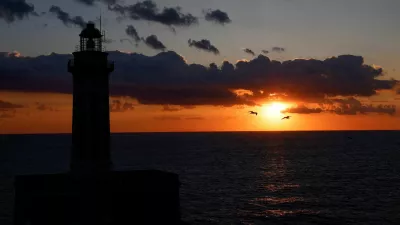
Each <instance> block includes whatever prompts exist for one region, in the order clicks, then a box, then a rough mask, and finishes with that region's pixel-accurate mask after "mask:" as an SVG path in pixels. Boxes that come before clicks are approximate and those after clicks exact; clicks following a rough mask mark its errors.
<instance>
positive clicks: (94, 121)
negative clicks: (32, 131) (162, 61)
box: [68, 22, 114, 174]
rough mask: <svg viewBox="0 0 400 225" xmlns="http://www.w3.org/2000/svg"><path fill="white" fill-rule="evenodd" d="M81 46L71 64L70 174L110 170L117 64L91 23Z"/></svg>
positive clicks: (81, 35) (81, 37) (81, 38)
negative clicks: (111, 83) (111, 91)
mask: <svg viewBox="0 0 400 225" xmlns="http://www.w3.org/2000/svg"><path fill="white" fill-rule="evenodd" d="M79 36H80V43H79V46H78V47H77V51H76V52H74V53H73V55H74V59H71V60H70V61H69V62H68V71H69V72H70V73H72V75H73V116H72V151H71V164H70V167H71V172H77V173H79V174H87V173H97V172H104V171H108V170H110V169H111V157H110V110H109V85H108V81H109V74H110V73H111V72H112V71H113V70H114V63H113V62H110V61H108V59H107V56H108V53H106V52H104V51H103V46H102V43H103V36H104V35H103V34H102V33H101V31H100V30H98V29H97V28H95V25H94V24H93V23H91V22H89V23H88V24H87V27H86V28H85V29H83V30H82V32H81V33H80V35H79Z"/></svg>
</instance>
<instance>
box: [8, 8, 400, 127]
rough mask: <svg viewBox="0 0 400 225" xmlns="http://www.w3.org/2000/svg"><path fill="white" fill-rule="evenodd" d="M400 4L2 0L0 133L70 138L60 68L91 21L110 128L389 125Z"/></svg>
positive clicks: (67, 82) (67, 91) (395, 99)
mask: <svg viewBox="0 0 400 225" xmlns="http://www.w3.org/2000/svg"><path fill="white" fill-rule="evenodd" d="M399 7H400V2H399V1H397V0H382V1H375V0H352V1H346V0H336V1H325V0H324V1H317V0H252V1H242V0H203V1H194V0H153V1H137V0H124V1H122V0H0V30H1V31H2V32H1V34H0V40H1V41H0V133H69V132H71V123H72V121H71V117H72V92H71V91H72V76H71V74H69V73H68V72H67V66H66V65H67V61H68V59H71V58H72V55H71V53H72V52H73V51H75V47H76V46H77V44H78V41H79V36H78V35H79V33H80V31H81V30H82V28H83V27H84V26H85V24H86V22H87V21H94V22H95V23H96V26H97V27H99V16H100V14H101V15H102V29H103V30H105V32H106V40H107V43H106V49H107V51H109V53H110V55H109V59H110V60H113V61H115V65H116V68H115V71H114V72H113V73H112V74H111V80H110V87H111V89H110V90H111V91H110V95H111V97H110V108H111V131H112V132H159V131H276V130H284V131H286V130H377V129H378V130H380V129H383V130H388V129H390V130H391V129H399V128H400V123H399V122H400V117H399V113H398V111H397V106H398V104H399V102H400V96H399V93H400V91H399V89H398V82H397V80H398V79H400V74H399V71H400V66H399V64H398V61H399V54H398V53H399V52H400V44H399V42H398V40H400V30H399V29H398V24H397V22H398V21H400V14H398V12H397V9H398V8H399ZM3 31H5V32H3ZM249 111H256V112H258V115H253V114H249ZM287 115H290V116H291V118H290V119H289V120H281V118H282V117H284V116H287Z"/></svg>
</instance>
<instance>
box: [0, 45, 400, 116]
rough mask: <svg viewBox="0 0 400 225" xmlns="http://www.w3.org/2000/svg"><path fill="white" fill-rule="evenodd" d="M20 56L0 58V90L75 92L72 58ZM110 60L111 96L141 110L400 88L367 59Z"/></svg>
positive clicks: (172, 56) (170, 55) (168, 56)
mask: <svg viewBox="0 0 400 225" xmlns="http://www.w3.org/2000/svg"><path fill="white" fill-rule="evenodd" d="M15 55H18V54H8V53H3V54H0V90H14V91H34V92H57V93H71V91H72V88H71V87H72V84H71V81H72V76H71V75H70V74H68V73H67V71H66V69H61V68H65V67H66V63H67V61H68V59H70V58H72V56H71V55H60V54H51V55H46V56H38V57H21V56H19V57H15ZM109 58H110V59H111V60H114V61H115V65H116V67H115V71H114V72H113V74H112V75H111V77H110V78H111V88H110V92H111V94H112V95H114V96H130V97H133V98H136V99H137V100H138V101H139V103H141V104H156V105H182V106H193V105H221V106H233V105H256V104H257V102H259V100H265V99H268V98H270V96H271V95H272V94H273V95H275V96H281V97H282V98H284V100H285V99H287V100H290V99H293V100H298V101H303V102H316V101H315V99H318V102H321V101H325V100H326V99H332V98H335V97H337V96H343V97H346V96H347V97H351V96H372V95H375V94H376V93H377V91H378V90H392V88H393V87H394V86H395V85H396V84H397V81H395V80H390V79H385V77H384V76H383V74H384V73H383V70H382V69H381V68H377V67H374V66H370V65H365V64H364V60H363V57H361V56H353V55H341V56H338V57H332V58H328V59H325V60H316V59H310V60H305V59H296V60H290V61H283V62H279V61H273V60H270V59H269V58H268V57H266V56H263V55H260V56H258V57H256V58H254V59H253V60H251V61H239V62H237V63H236V64H232V63H230V62H223V63H222V65H221V66H217V65H216V64H211V65H210V66H203V65H198V64H187V63H186V61H185V59H184V58H183V57H182V56H180V55H178V54H177V53H175V52H172V51H169V52H163V53H159V54H158V55H155V56H145V55H142V54H136V53H133V54H126V53H121V52H110V57H109ZM238 89H243V90H248V91H246V92H243V93H242V94H240V95H239V94H237V92H235V90H238ZM331 101H333V100H331ZM337 101H338V100H337ZM335 104H338V102H335ZM353 105H355V103H353ZM358 107H359V106H358ZM342 108H343V107H342ZM382 108H385V107H384V106H382ZM353 109H354V107H352V110H353ZM292 110H295V109H292ZM297 110H302V109H297ZM324 110H325V109H324V108H321V111H324ZM357 110H358V111H359V112H361V111H363V112H372V111H374V110H375V109H374V108H362V109H360V108H358V109H357ZM353 111H354V110H353ZM375 111H376V110H375ZM293 112H294V111H293ZM343 112H345V113H343V114H346V113H348V111H343ZM337 114H339V113H337Z"/></svg>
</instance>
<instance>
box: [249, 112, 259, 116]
mask: <svg viewBox="0 0 400 225" xmlns="http://www.w3.org/2000/svg"><path fill="white" fill-rule="evenodd" d="M249 113H250V114H254V115H256V116H257V115H258V113H257V112H254V111H249Z"/></svg>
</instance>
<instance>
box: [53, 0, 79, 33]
mask: <svg viewBox="0 0 400 225" xmlns="http://www.w3.org/2000/svg"><path fill="white" fill-rule="evenodd" d="M49 12H51V13H53V14H55V15H56V16H57V18H58V19H59V20H61V21H62V22H63V23H64V25H65V26H69V25H71V24H72V25H76V26H79V27H81V28H82V29H83V28H85V27H86V24H87V22H85V20H84V19H83V18H82V17H81V16H75V17H71V16H70V15H69V13H67V12H65V11H63V10H62V9H61V8H60V7H58V6H54V5H53V6H51V7H50V9H49Z"/></svg>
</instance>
